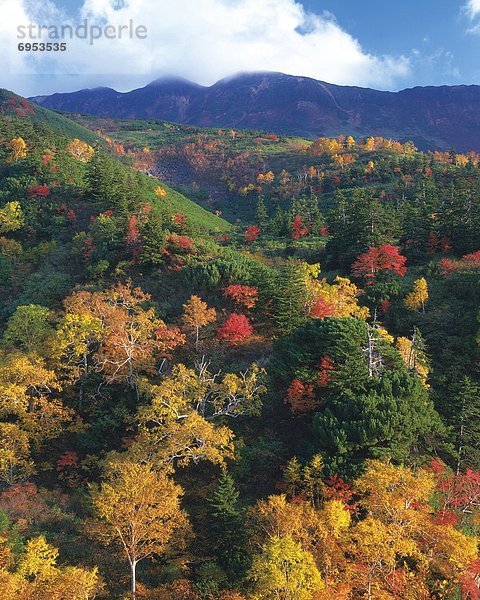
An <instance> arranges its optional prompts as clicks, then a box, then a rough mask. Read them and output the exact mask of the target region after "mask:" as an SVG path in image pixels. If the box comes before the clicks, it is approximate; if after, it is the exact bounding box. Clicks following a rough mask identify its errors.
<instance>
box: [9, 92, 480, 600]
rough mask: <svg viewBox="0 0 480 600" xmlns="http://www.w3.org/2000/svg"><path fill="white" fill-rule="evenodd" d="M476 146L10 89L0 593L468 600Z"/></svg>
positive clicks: (475, 421) (180, 599) (479, 256)
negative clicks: (145, 110)
mask: <svg viewBox="0 0 480 600" xmlns="http://www.w3.org/2000/svg"><path fill="white" fill-rule="evenodd" d="M479 318H480V155H478V154H476V153H475V152H471V153H465V154H460V153H457V152H455V150H454V149H452V150H451V151H448V152H443V151H442V152H440V151H419V150H417V148H416V147H415V145H414V144H413V143H412V142H409V141H406V140H403V141H395V140H390V139H385V138H382V137H367V138H361V139H360V138H358V139H357V138H355V136H352V135H348V133H345V135H340V136H338V137H335V138H327V137H325V138H319V139H316V140H306V139H301V138H293V137H286V136H278V135H273V134H270V133H268V132H262V131H250V130H244V131H242V130H234V129H200V128H196V127H191V126H188V125H176V124H173V123H167V122H163V121H134V120H113V119H104V118H95V117H86V116H79V115H61V114H60V113H56V112H52V111H49V110H46V109H44V108H41V107H39V106H37V105H35V104H33V103H31V102H29V101H27V100H24V99H23V98H21V97H19V96H16V95H14V94H12V93H10V92H6V91H0V598H1V600H17V599H20V600H27V599H28V600H46V599H49V600H93V599H94V598H97V599H99V600H101V599H112V600H122V599H125V600H126V599H132V600H270V599H272V600H273V599H275V600H331V599H332V598H335V599H336V600H367V599H368V600H396V599H402V600H427V599H435V600H443V599H445V600H479V598H480V556H479V554H478V541H479V535H480V445H479V443H480V333H479V332H480V321H479Z"/></svg>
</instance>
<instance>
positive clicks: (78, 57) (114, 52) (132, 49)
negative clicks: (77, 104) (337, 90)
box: [0, 0, 480, 95]
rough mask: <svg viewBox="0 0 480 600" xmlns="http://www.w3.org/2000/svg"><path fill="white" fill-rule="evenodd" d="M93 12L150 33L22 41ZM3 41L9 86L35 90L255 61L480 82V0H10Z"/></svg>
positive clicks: (348, 76) (97, 19)
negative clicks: (58, 49)
mask: <svg viewBox="0 0 480 600" xmlns="http://www.w3.org/2000/svg"><path fill="white" fill-rule="evenodd" d="M84 18H88V23H89V24H93V25H103V26H105V24H112V25H113V26H116V27H118V26H120V25H121V24H124V23H128V22H129V21H133V22H134V23H135V24H136V25H145V26H146V27H148V39H141V40H140V39H128V40H121V41H120V40H111V39H105V38H101V39H99V40H97V41H95V43H94V44H93V45H92V44H88V43H87V42H86V41H85V40H78V39H74V40H69V41H68V49H67V51H66V52H65V53H63V54H59V53H57V54H55V53H50V54H49V55H47V54H43V55H40V54H39V53H36V54H34V53H25V52H24V53H20V52H18V50H17V46H18V42H19V40H18V34H17V26H18V25H21V24H26V23H35V24H48V25H60V24H71V25H78V24H79V23H80V22H82V20H83V19H84ZM30 41H35V40H30ZM45 41H48V40H45ZM0 43H1V45H2V47H3V52H2V53H0V73H1V75H0V86H1V87H8V88H10V89H14V90H15V91H17V92H18V93H21V94H24V95H36V94H43V93H51V92H54V91H71V90H74V89H78V88H80V87H94V86H97V85H108V86H111V87H115V88H116V89H119V90H126V89H131V88H132V87H138V86H141V85H144V84H146V83H148V82H149V81H151V80H152V79H155V78H157V77H160V76H163V75H179V76H183V77H186V78H189V79H192V80H194V81H197V82H198V83H201V84H204V85H210V84H212V83H214V82H215V81H216V80H218V79H219V78H221V77H225V76H229V75H231V74H233V73H235V72H238V71H252V70H276V71H283V72H285V73H290V74H293V75H305V76H310V77H315V78H317V79H322V80H324V81H329V82H331V83H338V84H344V85H361V86H368V87H375V88H379V89H387V90H398V89H402V88H405V87H411V86H415V85H441V84H450V85H453V84H460V83H466V84H470V83H478V84H480V60H479V57H480V0H419V1H417V2H414V1H411V0H403V2H401V3H400V2H394V1H392V0H364V1H360V0H303V1H302V2H296V1H295V0H0ZM5 50H6V51H5Z"/></svg>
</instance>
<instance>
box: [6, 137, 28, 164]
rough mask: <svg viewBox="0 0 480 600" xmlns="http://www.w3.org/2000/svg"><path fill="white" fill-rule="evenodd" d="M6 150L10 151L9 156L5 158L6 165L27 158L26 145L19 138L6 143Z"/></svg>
mask: <svg viewBox="0 0 480 600" xmlns="http://www.w3.org/2000/svg"><path fill="white" fill-rule="evenodd" d="M8 148H9V150H10V154H9V155H8V157H7V161H6V162H7V164H12V163H16V162H17V161H18V160H21V159H22V158H25V157H26V156H27V144H26V143H25V140H24V139H23V138H21V137H18V138H13V139H12V140H11V141H10V142H9V143H8Z"/></svg>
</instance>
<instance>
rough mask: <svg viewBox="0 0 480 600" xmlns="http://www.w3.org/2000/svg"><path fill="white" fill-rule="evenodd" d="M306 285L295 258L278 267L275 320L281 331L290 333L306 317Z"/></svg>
mask: <svg viewBox="0 0 480 600" xmlns="http://www.w3.org/2000/svg"><path fill="white" fill-rule="evenodd" d="M305 301H306V286H305V281H304V278H303V277H302V274H301V272H300V269H299V268H298V264H297V263H296V261H295V260H293V259H290V260H288V261H287V262H286V263H285V264H284V265H283V266H282V268H281V269H280V279H279V282H278V288H277V290H276V295H275V320H276V322H277V324H278V327H279V328H280V331H281V332H282V333H290V332H291V331H293V330H294V329H295V328H296V327H298V326H299V325H301V324H302V323H303V322H304V321H305V319H306V310H305Z"/></svg>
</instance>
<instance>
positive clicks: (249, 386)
mask: <svg viewBox="0 0 480 600" xmlns="http://www.w3.org/2000/svg"><path fill="white" fill-rule="evenodd" d="M261 374H262V371H261V370H260V369H259V368H258V367H257V366H256V365H252V367H251V368H250V369H249V370H248V371H245V372H244V373H241V374H239V375H236V374H234V373H227V374H225V375H224V376H223V377H221V376H220V374H216V375H213V374H211V373H210V372H209V371H208V363H205V362H202V363H200V364H199V365H198V370H197V372H196V371H194V370H192V369H188V368H187V367H185V366H184V365H182V364H178V365H175V367H174V369H173V373H172V375H171V376H169V377H165V378H164V379H163V380H162V381H161V382H160V383H159V384H158V385H152V384H149V383H148V382H146V381H143V382H142V385H141V391H142V393H143V394H144V395H145V396H147V397H150V398H151V402H150V404H149V405H145V406H143V407H142V408H141V409H140V410H139V412H138V427H139V435H138V436H137V438H136V440H135V442H134V443H133V444H132V445H131V447H130V449H129V452H130V453H131V454H132V455H134V456H135V457H136V458H137V459H140V460H144V459H145V458H147V459H149V460H153V461H154V462H155V464H158V465H162V466H163V467H164V468H167V467H173V465H174V464H175V463H178V464H181V465H183V466H185V465H187V464H189V463H190V462H194V463H197V462H199V461H201V460H208V461H210V462H213V463H217V464H222V463H223V461H224V458H225V457H227V456H229V457H231V456H232V452H233V445H232V442H233V433H232V431H231V430H230V429H229V428H228V427H226V426H225V425H216V424H215V420H217V419H218V418H221V417H230V418H235V417H237V416H239V415H258V414H259V412H260V408H261V397H262V395H263V394H264V393H265V391H266V388H265V386H264V385H263V384H262V383H261V381H260V378H261Z"/></svg>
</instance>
